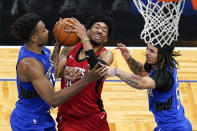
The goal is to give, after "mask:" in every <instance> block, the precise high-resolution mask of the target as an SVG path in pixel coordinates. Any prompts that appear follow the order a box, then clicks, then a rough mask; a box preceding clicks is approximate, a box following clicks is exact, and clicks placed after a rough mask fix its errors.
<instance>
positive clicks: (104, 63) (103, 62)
mask: <svg viewBox="0 0 197 131" xmlns="http://www.w3.org/2000/svg"><path fill="white" fill-rule="evenodd" d="M99 62H100V63H101V64H103V65H107V66H109V65H108V64H107V63H106V62H105V61H104V60H100V59H99Z"/></svg>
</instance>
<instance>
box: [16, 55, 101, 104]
mask: <svg viewBox="0 0 197 131" xmlns="http://www.w3.org/2000/svg"><path fill="white" fill-rule="evenodd" d="M32 67H33V68H32ZM97 67H98V64H97V65H96V66H95V67H94V68H93V69H92V70H89V71H87V73H86V75H85V76H84V78H83V79H81V80H79V81H78V82H76V83H75V84H73V85H72V86H71V87H70V88H64V89H62V90H60V91H57V92H55V91H54V88H53V86H52V84H51V82H50V81H49V79H48V78H47V77H46V76H45V74H44V67H43V65H42V64H41V63H40V62H39V61H37V60H36V59H34V58H25V59H23V60H21V62H20V63H19V64H18V68H17V72H20V73H19V74H20V76H23V77H25V78H26V82H32V84H33V86H34V88H35V90H36V92H37V93H38V95H39V96H40V97H41V98H42V99H43V100H44V101H45V102H46V103H47V104H49V105H50V106H52V107H56V106H57V105H59V104H62V103H63V102H65V101H67V100H68V99H70V98H71V97H72V96H74V95H75V94H77V93H78V92H79V91H80V90H81V89H82V88H83V87H85V86H86V85H87V84H89V83H90V82H92V81H94V80H96V79H98V77H97V74H96V73H95V72H96V69H97Z"/></svg>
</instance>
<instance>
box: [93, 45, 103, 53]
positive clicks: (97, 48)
mask: <svg viewBox="0 0 197 131" xmlns="http://www.w3.org/2000/svg"><path fill="white" fill-rule="evenodd" d="M102 47H103V45H100V46H96V47H94V46H93V50H94V52H95V53H96V52H98V51H99V50H100V49H101V48H102Z"/></svg>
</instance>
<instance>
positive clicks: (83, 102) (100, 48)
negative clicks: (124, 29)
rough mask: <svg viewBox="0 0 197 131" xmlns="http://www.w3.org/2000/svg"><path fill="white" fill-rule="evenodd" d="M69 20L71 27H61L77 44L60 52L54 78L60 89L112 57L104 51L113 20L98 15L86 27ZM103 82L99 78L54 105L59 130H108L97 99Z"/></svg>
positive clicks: (74, 20)
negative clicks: (76, 37) (67, 99)
mask: <svg viewBox="0 0 197 131" xmlns="http://www.w3.org/2000/svg"><path fill="white" fill-rule="evenodd" d="M72 21H73V22H72V23H75V24H72V25H71V24H69V23H65V24H68V25H70V26H72V27H73V29H72V30H65V31H66V32H75V33H76V34H77V35H78V37H79V38H80V39H81V42H80V43H78V44H77V45H76V46H74V47H64V49H63V50H62V52H61V55H60V57H59V62H58V69H57V70H56V76H57V77H61V78H62V79H61V88H62V89H63V88H69V87H70V86H71V85H72V84H73V83H75V82H76V81H78V80H79V79H81V78H83V73H84V71H85V68H86V67H87V66H88V65H90V67H91V68H93V67H94V66H95V64H96V63H97V62H100V63H103V64H105V65H111V64H112V62H113V54H112V53H111V52H109V51H107V50H106V49H105V48H104V45H105V44H106V43H107V41H108V37H109V36H110V35H111V33H112V28H113V20H112V19H111V18H109V17H107V16H105V15H104V14H102V13H99V14H97V15H95V16H93V17H91V18H89V21H88V23H87V26H86V28H85V27H84V26H83V25H82V24H81V23H80V22H79V21H78V20H76V19H74V18H72ZM86 29H87V30H86ZM62 76H64V77H62ZM65 78H66V79H65ZM103 82H104V80H103V79H102V78H101V79H99V80H97V81H94V82H92V83H89V84H88V85H87V86H86V87H85V88H84V89H83V90H81V91H80V92H79V93H78V94H77V95H76V96H74V97H73V98H72V99H70V100H69V101H67V102H65V103H63V104H61V105H60V106H58V115H57V122H58V130H59V131H109V125H108V122H107V114H106V112H105V110H104V108H103V102H102V100H101V92H102V88H103Z"/></svg>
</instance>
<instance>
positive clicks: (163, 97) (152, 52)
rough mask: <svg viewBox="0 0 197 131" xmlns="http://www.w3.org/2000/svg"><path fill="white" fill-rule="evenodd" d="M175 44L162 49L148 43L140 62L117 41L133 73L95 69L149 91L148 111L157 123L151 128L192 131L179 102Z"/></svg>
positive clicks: (157, 130)
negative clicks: (143, 60) (143, 59)
mask: <svg viewBox="0 0 197 131" xmlns="http://www.w3.org/2000/svg"><path fill="white" fill-rule="evenodd" d="M174 47H175V46H174V44H171V45H170V46H168V45H164V47H163V48H161V47H160V45H156V46H153V45H151V44H148V45H147V49H146V62H145V64H142V63H140V62H138V61H136V60H135V59H134V58H133V57H132V56H131V55H130V52H129V50H128V49H127V48H126V47H125V45H123V44H121V43H119V44H118V48H119V49H120V51H121V53H122V56H123V57H124V59H125V60H126V62H127V64H128V66H129V67H130V69H131V71H132V72H133V73H134V74H130V73H127V72H124V71H121V70H119V69H116V68H115V69H113V68H110V67H107V68H108V71H107V73H106V72H105V73H104V72H98V74H106V76H105V77H108V76H117V77H119V78H120V79H121V80H123V81H124V82H126V83H127V84H128V85H130V86H132V87H133V88H136V89H147V90H148V98H149V110H150V111H151V112H152V113H153V115H154V117H155V121H156V123H157V127H156V128H155V129H154V131H192V126H191V123H190V122H189V120H188V119H187V118H186V116H185V112H184V108H183V106H182V104H181V101H180V94H179V83H178V77H177V67H176V65H178V63H177V61H176V60H175V59H174V56H179V55H180V54H179V52H174V51H173V50H174ZM103 66H104V65H103ZM148 75H149V76H148Z"/></svg>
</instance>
